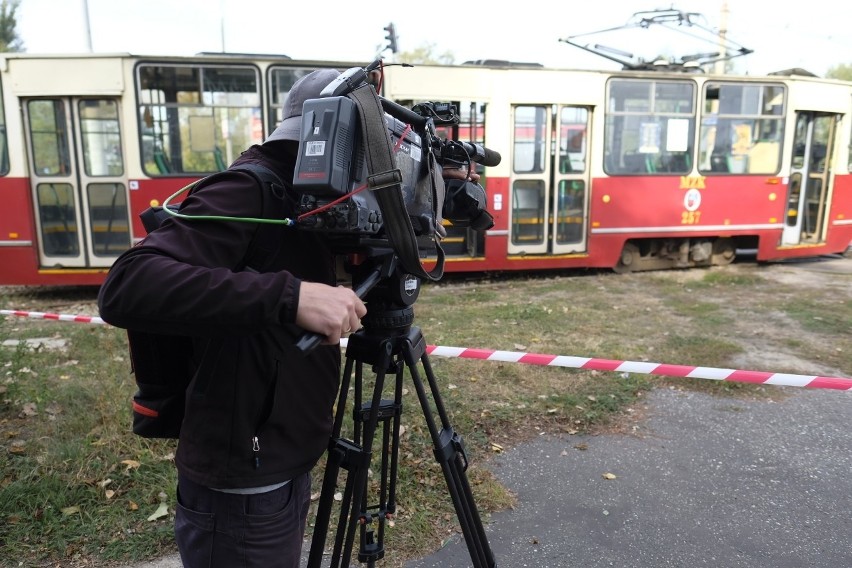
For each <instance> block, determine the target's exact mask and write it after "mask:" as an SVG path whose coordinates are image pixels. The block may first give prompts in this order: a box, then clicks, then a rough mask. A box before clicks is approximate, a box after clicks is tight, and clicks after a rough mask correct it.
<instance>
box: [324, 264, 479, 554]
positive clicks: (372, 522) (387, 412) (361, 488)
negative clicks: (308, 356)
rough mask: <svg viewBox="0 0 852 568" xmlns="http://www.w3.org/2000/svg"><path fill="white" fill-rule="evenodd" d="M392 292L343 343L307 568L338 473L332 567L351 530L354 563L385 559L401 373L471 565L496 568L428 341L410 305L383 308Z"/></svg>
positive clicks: (346, 550)
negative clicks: (377, 451) (345, 432)
mask: <svg viewBox="0 0 852 568" xmlns="http://www.w3.org/2000/svg"><path fill="white" fill-rule="evenodd" d="M397 274H398V273H397ZM395 288H398V286H395V285H394V283H393V282H392V283H390V284H389V285H388V286H386V287H384V288H382V287H379V288H378V289H377V293H378V297H376V298H375V300H376V301H377V302H378V303H379V307H378V309H374V310H372V313H371V315H370V320H369V321H367V320H366V318H365V326H364V328H363V329H360V330H358V331H357V332H355V333H354V334H353V335H352V336H350V338H349V343H348V345H347V348H346V363H345V366H344V371H343V379H342V381H341V386H340V392H339V398H338V402H337V407H336V408H337V410H336V413H335V417H334V427H333V430H332V435H331V440H330V444H329V449H328V459H327V463H326V469H325V475H324V477H323V484H322V491H321V493H320V500H319V504H318V507H317V514H316V521H315V523H314V534H313V537H312V541H311V549H310V554H309V557H308V568H320V566H321V565H322V561H323V553H324V549H325V544H326V537H327V535H328V528H329V523H330V520H331V512H332V507H333V505H334V501H335V499H334V494H335V493H336V490H337V482H338V475H339V473H340V470H341V469H343V470H345V471H346V472H347V474H346V481H345V488H344V491H343V498H342V501H341V503H340V506H339V507H340V510H339V517H338V521H337V529H336V533H335V539H334V547H333V550H332V556H331V564H330V566H331V568H342V567H348V566H349V562H350V559H351V556H352V551H353V547H354V539H355V532H356V530H358V529H360V548H359V551H358V560H359V562H363V563H367V565H368V566H370V567H373V566H375V563H376V561H377V560H380V559H381V558H383V557H384V534H385V522H386V520H387V519H389V518H392V516H393V515H394V514H395V513H396V482H397V471H398V460H399V436H400V418H401V415H402V390H403V389H402V382H403V378H404V374H405V370H406V369H407V370H408V374H409V375H410V377H411V380H412V382H413V384H414V389H415V391H416V393H417V398H418V400H419V402H420V407H421V409H422V410H423V416H424V418H425V421H426V425H427V427H428V430H429V434H430V436H431V438H432V443H433V452H434V455H435V459H436V460H437V462H438V463H439V465H440V466H441V469H442V471H443V474H444V479H445V481H446V483H447V489H448V491H449V494H450V497H451V499H452V501H453V505H454V507H455V511H456V515H457V517H458V521H459V524H460V526H461V530H462V534H463V535H464V539H465V542H466V543H467V547H468V551H469V553H470V556H471V560H472V561H473V567H474V568H493V567H495V566H496V562H495V560H494V555H493V553H492V551H491V547H490V545H489V543H488V538H487V537H486V535H485V530H484V528H483V526H482V521H481V519H480V516H479V512H478V510H477V507H476V503H475V502H474V499H473V495H472V492H471V489H470V484H469V482H468V479H467V474H466V471H467V467H468V460H467V455H466V453H465V449H464V442H463V440H462V438H461V436H460V435H459V434H458V433H457V432H456V431H455V429H454V428H453V427H452V425H451V424H450V421H449V418H448V416H447V413H446V411H445V409H444V406H443V402H442V399H441V395H440V393H439V391H438V386H437V380H436V378H435V375H434V373H433V371H432V367H431V364H430V362H429V359H428V356H427V353H426V341H425V339H424V337H423V335H422V333H421V331H420V329H419V328H417V327H413V326H411V325H410V323H411V322H412V321H413V319H414V316H413V313H414V312H413V308H412V306H410V305H408V306H405V307H402V308H400V306H399V305H398V303H397V302H395V301H393V300H391V301H390V302H388V301H387V299H386V298H384V297H383V296H382V294H383V293H384V292H383V291H384V290H389V289H390V290H393V289H395ZM374 295H376V294H375V293H374ZM385 308H387V309H385ZM418 363H419V366H418ZM365 364H366V365H370V366H371V367H372V369H373V370H374V371H375V373H376V377H375V382H374V385H373V394H372V398H371V399H370V401H368V402H362V398H363V396H364V392H363V391H364V387H363V366H364V365H365ZM419 367H422V369H423V372H424V374H425V377H426V382H427V384H428V391H427V387H426V385H424V383H423V379H422V377H421V374H420V372H419ZM353 372H354V378H355V382H354V389H353V390H354V395H353V401H352V404H353V408H352V416H353V424H352V429H353V436H352V439H351V440H350V439H345V438H343V437H341V429H342V424H343V418H344V416H345V413H346V408H347V398H348V394H349V385H350V381H351V380H352V377H353ZM388 373H393V374H394V375H395V381H394V389H393V396H392V398H383V394H384V393H383V391H384V388H385V377H386V375H387V374H388ZM430 395H431V396H430ZM430 399H431V401H430ZM436 417H437V420H436ZM438 422H440V428H439V424H438ZM379 427H380V429H381V432H382V435H381V440H380V443H381V466H380V474H379V476H380V479H378V480H374V481H372V482H371V481H370V480H368V470H369V469H370V463H371V461H372V456H373V441H374V437H375V435H376V433H377V429H378V428H379ZM372 483H377V485H378V495H377V498H378V501H379V502H378V503H377V504H375V505H368V495H367V489H368V484H372Z"/></svg>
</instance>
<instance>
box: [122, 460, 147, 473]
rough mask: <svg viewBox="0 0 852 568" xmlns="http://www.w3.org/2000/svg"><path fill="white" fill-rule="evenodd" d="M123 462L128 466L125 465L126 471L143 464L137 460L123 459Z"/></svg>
mask: <svg viewBox="0 0 852 568" xmlns="http://www.w3.org/2000/svg"><path fill="white" fill-rule="evenodd" d="M121 463H123V464H124V465H125V466H127V467H125V471H127V470H131V469H136V468H138V467H139V466H140V465H142V464H141V463H139V462H138V461H136V460H121Z"/></svg>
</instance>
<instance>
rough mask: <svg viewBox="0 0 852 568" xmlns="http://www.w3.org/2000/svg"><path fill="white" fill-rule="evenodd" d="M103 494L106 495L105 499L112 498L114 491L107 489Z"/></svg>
mask: <svg viewBox="0 0 852 568" xmlns="http://www.w3.org/2000/svg"><path fill="white" fill-rule="evenodd" d="M104 495H106V498H107V499H112V498H113V497H114V496H115V491H113V490H112V489H107V490H106V491H105V492H104Z"/></svg>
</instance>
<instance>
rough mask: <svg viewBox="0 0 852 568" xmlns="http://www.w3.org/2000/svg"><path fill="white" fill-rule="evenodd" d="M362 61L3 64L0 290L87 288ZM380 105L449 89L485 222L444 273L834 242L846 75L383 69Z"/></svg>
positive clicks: (661, 261)
mask: <svg viewBox="0 0 852 568" xmlns="http://www.w3.org/2000/svg"><path fill="white" fill-rule="evenodd" d="M364 64H365V62H345V61H300V60H293V59H289V58H286V57H281V56H259V55H228V54H200V55H198V56H193V57H162V56H156V57H147V56H139V55H130V54H93V55H89V54H87V55H32V54H3V55H2V57H0V91H2V94H0V198H1V199H2V203H3V205H2V207H0V285H98V284H100V283H101V282H102V281H103V278H104V277H105V275H106V272H107V271H108V270H109V267H110V266H111V264H112V262H113V261H114V260H115V259H116V258H117V256H118V255H119V254H121V253H122V252H123V251H124V250H126V249H127V248H129V247H130V246H132V245H133V244H134V243H135V242H138V241H139V240H140V239H141V238H142V237H144V235H145V232H144V229H143V227H142V225H141V222H140V220H139V213H140V212H141V211H143V210H145V209H146V208H148V207H149V206H150V205H152V204H161V203H162V202H163V201H164V200H165V199H166V198H167V197H168V196H169V195H171V194H173V193H174V192H175V191H177V190H178V189H179V188H181V187H183V186H184V185H186V184H187V183H190V182H191V181H193V180H195V179H198V178H199V177H202V176H204V175H207V174H209V173H212V172H215V171H220V170H222V169H225V168H226V167H227V166H228V164H230V163H231V162H232V161H233V160H234V159H235V158H236V157H237V156H238V155H239V153H240V152H241V151H242V150H244V149H245V148H247V147H249V146H250V145H251V144H256V143H260V142H261V141H262V140H263V139H264V138H265V136H266V135H267V134H268V133H269V132H271V131H272V130H273V129H274V128H275V125H276V124H277V123H278V122H279V121H280V119H281V116H282V109H283V103H284V99H285V98H286V94H287V92H288V91H289V89H290V87H291V86H292V84H293V83H294V82H295V81H296V80H297V79H298V78H299V77H301V76H302V75H304V74H305V73H307V72H309V71H310V70H313V69H316V68H318V67H334V68H337V69H341V70H343V69H347V68H349V67H354V66H362V65H364ZM381 85H382V94H383V96H384V97H386V98H388V99H390V100H393V101H395V102H397V103H399V104H403V105H405V106H411V105H413V104H415V103H418V102H424V101H442V102H452V103H453V104H454V105H455V106H456V108H457V109H458V112H459V115H460V117H461V118H460V122H459V124H458V125H457V126H454V127H452V128H451V129H449V130H448V131H446V135H447V136H452V137H456V138H457V139H460V140H464V141H471V142H476V143H480V144H483V145H485V146H486V147H488V148H489V149H492V150H494V151H496V152H499V153H500V154H501V156H502V160H501V162H500V164H499V165H496V166H491V167H488V168H481V170H480V173H481V175H482V181H481V183H482V184H483V186H484V187H485V189H486V194H487V208H488V210H489V212H490V213H491V214H492V215H493V217H494V226H493V227H492V228H491V229H489V230H487V231H484V232H477V231H471V230H469V229H467V228H460V227H452V226H448V227H447V233H448V235H447V237H446V238H445V239H444V240H443V243H442V246H443V248H444V251H445V253H446V255H447V262H446V265H445V270H446V271H447V272H502V271H533V270H547V269H562V268H583V267H590V268H605V269H613V270H615V271H617V272H628V271H633V270H648V269H662V268H671V267H693V266H708V265H712V264H726V263H729V262H731V261H733V260H734V258H735V257H736V254H737V251H739V250H744V249H750V250H755V251H756V258H757V260H758V261H774V260H781V259H786V258H793V257H803V256H818V255H824V254H834V253H841V252H843V251H845V250H846V249H847V247H848V246H849V244H850V242H852V175H850V144H852V84H850V83H846V82H840V81H832V80H826V79H820V78H816V77H813V76H808V75H806V74H804V73H797V72H789V73H782V74H774V75H767V76H765V77H755V76H735V75H724V74H720V75H714V74H706V73H684V72H683V71H682V70H661V71H653V70H621V71H587V70H571V69H551V68H544V67H540V66H536V65H528V64H523V65H516V64H511V63H508V62H493V61H491V62H489V61H485V62H475V63H473V64H464V65H453V66H438V65H418V66H414V67H401V66H386V67H385V68H384V70H383V77H382V83H381Z"/></svg>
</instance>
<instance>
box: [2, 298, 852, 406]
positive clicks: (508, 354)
mask: <svg viewBox="0 0 852 568" xmlns="http://www.w3.org/2000/svg"><path fill="white" fill-rule="evenodd" d="M0 315H9V316H19V317H30V318H39V319H49V320H57V321H71V322H77V323H93V324H104V323H106V322H104V320H102V319H101V318H99V317H93V316H73V315H60V314H50V313H44V312H25V311H20V310H0ZM347 344H348V340H347V339H346V338H344V339H341V340H340V346H341V347H346V345H347ZM426 352H427V353H428V354H430V355H435V356H437V357H454V358H462V359H480V360H485V361H501V362H504V363H524V364H526V365H543V366H546V367H570V368H573V369H587V370H594V371H610V372H614V373H639V374H643V375H663V376H667V377H684V378H688V379H710V380H714V381H732V382H741V383H756V384H764V385H777V386H790V387H806V388H817V389H834V390H850V389H852V379H847V378H843V377H823V376H819V375H794V374H791V373H769V372H765V371H740V370H737V369H717V368H714V367H692V366H689V365H670V364H666V363H646V362H640V361H614V360H611V359H592V358H588V357H571V356H566V355H542V354H540V353H522V352H518V351H492V350H487V349H471V348H467V347H446V346H441V345H427V346H426Z"/></svg>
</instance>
